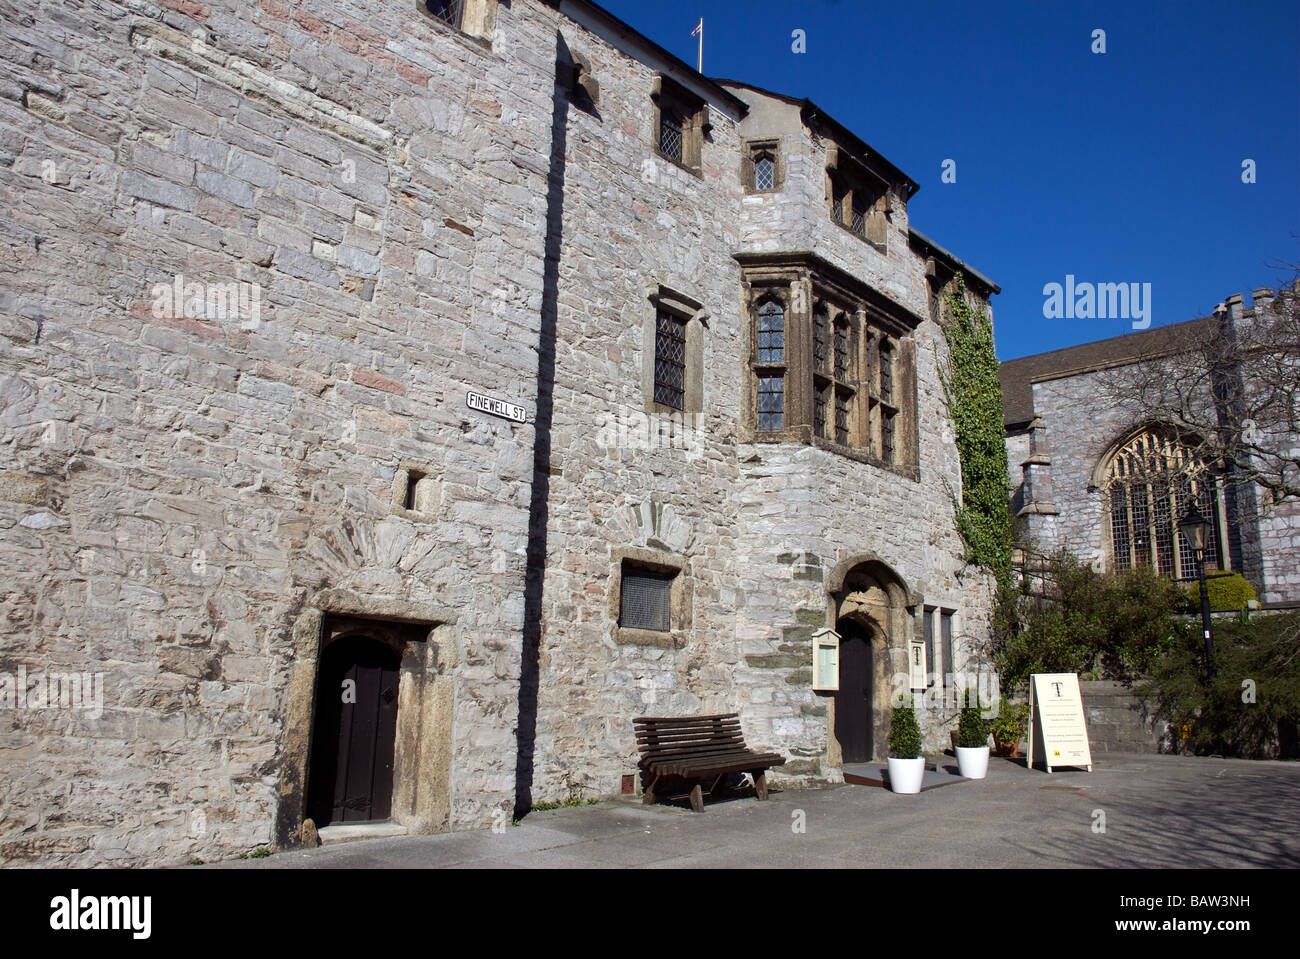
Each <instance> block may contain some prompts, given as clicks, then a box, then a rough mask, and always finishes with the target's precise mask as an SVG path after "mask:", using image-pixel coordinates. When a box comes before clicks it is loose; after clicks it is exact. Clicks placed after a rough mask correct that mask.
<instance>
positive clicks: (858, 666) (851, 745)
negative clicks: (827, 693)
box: [835, 619, 876, 763]
mask: <svg viewBox="0 0 1300 959" xmlns="http://www.w3.org/2000/svg"><path fill="white" fill-rule="evenodd" d="M835 631H836V632H837V633H839V634H840V688H839V690H838V691H837V692H836V693H835V738H836V739H838V740H839V743H840V754H841V756H842V757H843V760H844V762H846V763H865V762H869V761H870V760H871V756H872V747H873V745H874V744H873V742H872V740H873V739H874V738H875V736H874V735H873V733H874V730H873V728H872V727H873V726H874V720H873V718H872V699H873V693H872V687H873V686H874V685H875V678H876V677H875V673H876V670H875V662H874V657H873V655H872V647H871V631H870V630H869V629H867V628H866V627H864V626H863V625H862V624H861V623H859V622H857V621H856V620H853V619H842V620H840V621H839V623H838V624H837V625H836V628H835Z"/></svg>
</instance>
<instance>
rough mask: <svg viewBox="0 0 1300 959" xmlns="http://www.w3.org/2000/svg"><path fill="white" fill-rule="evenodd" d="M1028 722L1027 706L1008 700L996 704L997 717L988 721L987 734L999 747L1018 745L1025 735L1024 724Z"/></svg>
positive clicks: (1026, 704)
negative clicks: (991, 736)
mask: <svg viewBox="0 0 1300 959" xmlns="http://www.w3.org/2000/svg"><path fill="white" fill-rule="evenodd" d="M1028 721H1029V704H1028V703H1013V702H1011V700H1009V699H1002V700H1000V701H999V702H998V712H997V715H996V716H994V717H993V718H992V719H990V720H988V728H989V732H991V733H992V734H993V740H994V742H996V743H998V744H999V745H1006V744H1007V743H1013V744H1015V743H1019V742H1020V740H1021V739H1023V738H1024V735H1025V723H1027V722H1028Z"/></svg>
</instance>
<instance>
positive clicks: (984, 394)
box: [939, 273, 1011, 588]
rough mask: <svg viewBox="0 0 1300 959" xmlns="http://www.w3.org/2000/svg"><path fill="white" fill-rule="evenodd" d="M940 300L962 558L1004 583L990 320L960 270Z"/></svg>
mask: <svg viewBox="0 0 1300 959" xmlns="http://www.w3.org/2000/svg"><path fill="white" fill-rule="evenodd" d="M944 305H945V307H946V309H945V311H944V318H943V320H942V326H943V332H944V336H945V337H946V339H947V341H948V367H947V369H946V370H944V369H942V368H941V369H940V374H939V378H940V382H941V383H942V384H943V392H944V399H945V400H946V401H947V405H948V414H949V416H950V417H951V418H952V428H953V437H954V439H955V440H956V443H957V452H958V454H959V455H960V456H961V502H957V501H956V497H955V496H954V497H953V507H954V509H955V510H956V512H957V529H958V531H959V532H960V533H961V535H962V538H963V539H964V540H965V542H966V558H967V561H968V562H972V563H975V564H977V565H979V566H982V567H984V568H986V569H988V570H989V571H990V572H992V573H993V574H994V575H995V576H996V577H997V580H998V584H999V586H1002V587H1004V588H1005V587H1006V586H1007V585H1008V584H1009V583H1010V579H1011V508H1010V503H1009V501H1008V498H1007V447H1006V432H1005V428H1004V426H1003V419H1002V387H1001V384H1000V383H999V381H998V360H997V355H996V354H995V353H994V350H993V321H992V320H991V319H990V318H989V315H988V311H987V310H986V309H985V308H984V307H983V306H980V307H978V308H975V307H972V306H971V303H970V300H969V299H968V298H967V296H966V284H965V281H964V280H963V279H962V276H961V274H960V273H959V274H958V275H957V277H956V279H955V280H954V282H953V284H952V285H951V286H950V287H949V290H948V294H947V296H946V297H945V298H944Z"/></svg>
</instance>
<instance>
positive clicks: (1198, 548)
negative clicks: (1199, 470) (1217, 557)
mask: <svg viewBox="0 0 1300 959" xmlns="http://www.w3.org/2000/svg"><path fill="white" fill-rule="evenodd" d="M1209 526H1210V522H1209V520H1207V519H1206V518H1205V517H1204V516H1202V515H1201V511H1200V510H1199V509H1197V508H1196V504H1195V503H1191V504H1189V505H1188V507H1187V512H1186V513H1185V514H1184V515H1183V518H1182V519H1180V520H1179V521H1178V529H1179V530H1180V531H1181V532H1182V534H1183V535H1184V536H1186V537H1187V542H1188V543H1189V544H1190V545H1191V547H1192V552H1193V553H1195V554H1196V569H1197V573H1198V578H1199V579H1200V582H1201V629H1202V630H1203V631H1204V633H1205V675H1206V680H1207V682H1213V681H1214V639H1213V638H1212V636H1211V633H1210V591H1209V590H1208V589H1207V588H1206V586H1205V531H1206V530H1207V529H1209Z"/></svg>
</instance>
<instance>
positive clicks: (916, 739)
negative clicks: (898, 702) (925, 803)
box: [889, 699, 925, 793]
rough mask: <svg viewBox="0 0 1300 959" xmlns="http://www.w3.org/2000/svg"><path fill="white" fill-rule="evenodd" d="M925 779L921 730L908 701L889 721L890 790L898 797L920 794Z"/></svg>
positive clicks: (899, 707)
mask: <svg viewBox="0 0 1300 959" xmlns="http://www.w3.org/2000/svg"><path fill="white" fill-rule="evenodd" d="M924 777H925V758H924V757H923V756H922V755H921V727H920V726H918V725H917V723H916V713H915V712H913V711H912V701H911V699H908V701H907V702H906V703H905V704H904V705H902V706H898V707H895V709H894V715H893V716H892V717H891V718H890V720H889V788H890V789H892V790H893V791H894V792H896V793H919V792H920V791H921V780H922V779H923V778H924Z"/></svg>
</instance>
